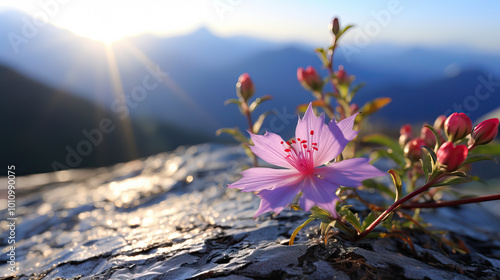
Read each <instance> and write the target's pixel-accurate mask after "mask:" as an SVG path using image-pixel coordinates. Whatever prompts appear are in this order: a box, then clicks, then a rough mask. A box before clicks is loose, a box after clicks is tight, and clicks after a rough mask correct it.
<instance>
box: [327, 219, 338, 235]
mask: <svg viewBox="0 0 500 280" xmlns="http://www.w3.org/2000/svg"><path fill="white" fill-rule="evenodd" d="M336 224H337V220H334V221H332V222H331V223H329V224H328V226H327V227H326V229H325V234H326V233H327V232H328V231H329V230H330V229H331V228H332V227H335V225H336Z"/></svg>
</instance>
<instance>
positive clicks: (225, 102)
mask: <svg viewBox="0 0 500 280" xmlns="http://www.w3.org/2000/svg"><path fill="white" fill-rule="evenodd" d="M231 103H233V104H236V105H238V106H241V101H240V100H239V99H236V98H231V99H228V100H226V101H224V105H228V104H231Z"/></svg>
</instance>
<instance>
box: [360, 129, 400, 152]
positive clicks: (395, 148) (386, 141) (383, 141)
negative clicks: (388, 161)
mask: <svg viewBox="0 0 500 280" xmlns="http://www.w3.org/2000/svg"><path fill="white" fill-rule="evenodd" d="M362 141H363V142H365V143H373V144H379V145H383V146H386V147H387V148H389V149H391V150H392V152H393V153H396V154H399V155H401V156H403V149H401V147H400V146H399V143H398V142H396V141H394V140H392V139H391V138H389V137H387V136H385V135H383V134H371V135H367V136H365V137H363V139H362Z"/></svg>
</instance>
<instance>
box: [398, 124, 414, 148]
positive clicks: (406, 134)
mask: <svg viewBox="0 0 500 280" xmlns="http://www.w3.org/2000/svg"><path fill="white" fill-rule="evenodd" d="M399 133H400V134H401V136H399V145H400V146H401V147H404V146H405V144H406V143H407V142H408V141H410V139H411V138H412V137H413V135H412V131H411V125H409V124H405V125H403V126H402V127H401V129H400V130H399Z"/></svg>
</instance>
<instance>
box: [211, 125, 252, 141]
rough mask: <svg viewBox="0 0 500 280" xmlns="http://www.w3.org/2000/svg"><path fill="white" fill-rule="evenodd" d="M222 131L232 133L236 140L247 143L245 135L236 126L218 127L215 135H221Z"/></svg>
mask: <svg viewBox="0 0 500 280" xmlns="http://www.w3.org/2000/svg"><path fill="white" fill-rule="evenodd" d="M222 133H227V134H230V135H232V136H233V137H234V139H235V140H236V141H238V142H241V143H248V139H247V138H246V137H245V135H243V133H241V131H240V129H239V128H237V127H236V128H219V129H217V131H216V132H215V134H216V135H217V136H219V135H221V134H222Z"/></svg>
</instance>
